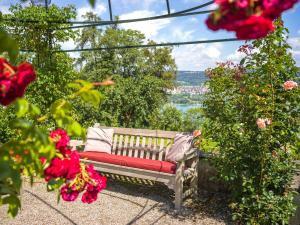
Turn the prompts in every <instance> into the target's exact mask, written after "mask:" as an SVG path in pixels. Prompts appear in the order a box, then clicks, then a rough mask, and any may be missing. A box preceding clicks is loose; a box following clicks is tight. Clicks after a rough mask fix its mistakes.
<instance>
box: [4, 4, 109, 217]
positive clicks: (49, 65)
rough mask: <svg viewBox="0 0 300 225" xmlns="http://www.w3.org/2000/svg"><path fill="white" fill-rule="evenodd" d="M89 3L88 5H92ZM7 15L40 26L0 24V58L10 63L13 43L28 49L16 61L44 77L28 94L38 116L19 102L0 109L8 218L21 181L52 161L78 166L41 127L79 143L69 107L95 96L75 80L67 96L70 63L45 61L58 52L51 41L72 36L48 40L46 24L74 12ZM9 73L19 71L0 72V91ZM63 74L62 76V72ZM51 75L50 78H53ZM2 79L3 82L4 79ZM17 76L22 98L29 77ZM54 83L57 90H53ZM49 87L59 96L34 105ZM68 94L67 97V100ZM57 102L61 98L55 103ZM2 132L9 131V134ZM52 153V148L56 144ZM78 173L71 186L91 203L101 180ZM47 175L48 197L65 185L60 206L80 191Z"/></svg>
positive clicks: (95, 101)
mask: <svg viewBox="0 0 300 225" xmlns="http://www.w3.org/2000/svg"><path fill="white" fill-rule="evenodd" d="M90 2H91V3H94V2H95V1H90ZM10 10H11V12H12V15H6V17H8V18H11V16H12V17H13V16H16V17H17V18H18V19H29V20H31V19H32V18H33V17H34V18H35V19H39V21H40V22H39V23H38V24H34V23H33V24H30V25H28V24H26V25H24V24H23V22H22V20H14V18H12V20H10V21H9V20H7V21H8V23H7V24H3V23H2V21H1V31H0V40H1V44H0V53H3V52H7V53H8V54H9V56H10V57H11V59H15V57H16V55H17V49H18V48H17V46H18V45H17V44H16V43H17V42H18V44H20V45H21V47H22V48H27V47H29V49H31V50H34V51H35V54H25V55H22V56H21V57H20V58H19V59H18V60H24V59H28V60H30V61H31V62H33V63H34V64H35V65H37V66H39V72H38V76H39V75H41V74H46V76H45V77H43V76H41V77H40V82H41V83H40V84H39V85H40V86H39V87H38V88H37V89H35V90H34V89H33V90H32V92H33V91H36V92H34V93H32V95H31V99H32V100H33V101H34V102H36V103H38V104H39V106H41V108H42V110H41V108H40V107H39V106H37V105H36V104H32V103H30V102H29V101H27V100H25V99H23V98H19V99H18V100H17V101H16V102H15V103H14V104H10V105H9V106H8V107H6V108H4V107H3V108H2V107H1V108H0V115H1V124H0V132H1V133H4V135H5V138H4V140H3V135H2V134H1V139H2V140H1V141H2V144H0V171H1V173H0V205H5V204H7V205H8V214H9V215H10V216H12V217H14V216H16V214H17V212H18V210H19V209H20V207H21V202H20V199H19V194H20V189H21V185H22V177H21V176H23V175H24V176H26V177H28V178H30V181H31V183H32V182H33V179H34V178H35V177H43V176H44V175H45V174H44V170H45V169H49V167H50V166H53V165H52V163H53V161H52V159H53V158H54V157H55V159H56V161H61V162H65V163H67V164H68V165H73V162H75V161H76V162H78V164H79V157H78V155H77V156H76V154H75V158H73V159H74V160H75V161H74V160H73V161H71V159H69V158H68V157H67V152H70V150H69V149H67V150H68V151H67V152H65V153H62V152H60V150H61V149H59V151H58V150H56V149H55V143H56V141H58V140H57V139H56V138H54V139H55V140H54V139H53V137H52V136H51V138H50V137H49V130H48V129H47V128H46V126H45V125H46V124H48V127H49V126H50V127H51V128H52V129H53V128H55V127H57V126H59V127H61V128H64V129H65V130H66V131H67V132H68V133H69V134H70V135H72V136H80V137H81V138H84V134H85V130H84V129H83V128H82V127H81V126H80V124H79V123H78V122H77V121H76V120H74V119H73V115H72V114H73V106H72V104H71V101H73V100H74V99H77V98H80V99H81V100H83V101H85V104H88V103H89V104H92V105H94V106H96V107H97V106H98V105H99V103H100V93H99V92H98V91H96V90H94V85H93V84H91V83H88V82H85V81H81V80H77V81H75V82H74V83H71V84H70V85H69V87H70V90H67V89H65V85H66V81H67V80H68V79H69V78H70V77H73V74H74V72H72V71H73V70H71V68H70V65H71V64H70V59H69V58H68V57H67V56H66V55H57V56H55V57H51V53H52V52H51V51H50V50H52V49H53V47H54V48H59V45H53V44H52V43H51V40H53V39H52V38H55V40H56V41H67V40H68V39H69V38H70V37H71V36H70V35H72V33H73V32H72V31H71V32H69V33H68V31H67V32H63V31H58V32H56V33H55V34H54V36H52V35H51V34H53V33H51V31H50V29H49V28H50V27H51V26H52V25H53V23H49V20H51V19H54V20H57V19H67V20H68V19H70V18H73V17H74V16H75V12H74V9H73V8H72V7H69V8H68V7H66V8H63V9H60V8H58V7H56V6H51V7H50V9H49V12H48V13H45V12H44V8H41V7H35V6H32V7H28V8H24V9H23V8H22V7H21V6H19V5H17V6H12V7H11V9H10ZM50 14H51V15H50ZM1 16H2V15H1ZM27 25H28V26H27ZM3 28H5V29H7V28H10V29H7V30H10V32H11V33H10V35H8V34H7V33H6V32H4V31H3V32H2V29H3ZM51 28H53V27H51ZM11 36H13V37H14V39H16V40H17V42H15V41H14V40H13V39H12V38H11ZM2 41H3V42H2ZM49 56H50V57H49ZM8 66H9V65H8V64H6V65H4V67H8ZM15 68H19V67H12V66H11V67H9V68H5V69H6V70H8V71H9V73H7V72H8V71H5V69H4V70H3V69H1V74H0V77H1V78H5V79H6V80H4V81H5V82H6V83H4V85H8V83H7V82H8V81H9V79H8V78H10V79H11V80H13V79H14V78H15V77H17V75H18V74H17V72H16V71H15ZM66 69H67V70H68V71H66ZM53 72H54V73H56V74H53ZM7 75H9V76H8V77H7ZM23 75H24V76H23ZM23 75H22V78H23V80H21V81H22V82H19V81H18V82H17V84H16V91H17V92H18V91H20V90H21V95H22V96H23V95H24V90H23V89H24V87H23V85H24V84H26V83H27V82H29V81H26V79H27V77H26V76H28V75H30V74H28V73H24V74H23ZM55 75H56V77H55ZM61 75H67V76H66V77H65V79H66V80H64V78H62V77H61ZM20 76H21V75H20ZM48 76H52V78H53V77H55V81H53V80H51V79H50V81H49V80H47V77H48ZM57 76H60V77H57ZM61 80H63V82H60V81H61ZM57 83H58V84H59V85H61V86H59V85H57ZM41 84H42V86H41ZM62 84H63V85H64V86H63V85H62ZM18 85H19V86H18ZM55 85H57V86H56V88H53V89H52V90H51V91H52V92H53V90H56V89H57V88H60V89H59V90H61V93H59V94H57V95H56V94H55V93H48V95H46V96H43V97H45V98H44V100H45V101H47V102H46V103H45V102H43V101H42V100H41V99H39V97H41V96H37V95H38V94H45V93H44V92H42V91H43V90H45V89H48V86H52V87H53V86H55ZM26 86H27V85H26ZM4 87H5V86H4ZM71 89H73V91H71ZM68 93H69V95H67V94H68ZM0 94H1V98H2V97H5V98H6V97H7V96H5V95H6V94H7V88H6V89H3V88H2V89H1V90H0ZM15 95H17V96H18V97H20V96H19V94H16V93H15ZM62 96H63V97H64V98H60V97H62ZM51 97H52V98H51ZM13 100H14V98H13ZM51 102H53V103H51ZM1 103H3V102H1ZM5 104H6V103H5ZM8 127H9V128H10V129H9V130H8ZM7 130H8V132H7ZM61 138H62V137H61ZM5 139H6V140H5ZM67 140H68V138H67ZM67 144H68V141H67V142H66V141H65V142H64V145H65V146H64V147H66V148H68V147H67ZM60 146H61V145H60ZM56 148H58V145H57V143H56ZM73 153H74V152H72V154H73ZM63 154H65V157H66V158H65V159H63V160H61V158H63ZM72 154H71V155H72ZM73 156H74V154H73ZM71 158H72V156H71ZM49 162H50V163H49ZM49 164H50V166H49ZM48 166H49V167H48ZM62 168H63V170H64V173H65V172H67V173H68V174H69V172H71V171H68V170H69V169H70V170H73V168H71V167H70V168H69V169H67V168H66V167H65V166H63V167H59V168H54V169H55V170H56V172H59V171H60V172H61V170H62ZM80 171H81V172H82V171H85V174H82V173H78V174H77V175H76V179H75V180H76V181H80V184H84V186H87V188H88V189H89V191H92V192H89V191H86V192H85V194H84V195H83V199H82V201H83V202H87V203H91V202H92V201H94V200H95V199H96V195H97V193H98V192H99V191H100V190H101V189H102V188H104V187H105V184H104V181H105V179H104V178H102V177H101V176H100V175H99V174H97V173H96V172H95V171H94V169H93V168H92V167H91V166H87V167H83V166H82V165H81V169H80ZM49 172H50V170H48V171H47V173H48V174H49ZM73 174H74V171H73ZM53 175H54V174H53V173H52V174H51V176H52V179H48V178H47V179H46V180H47V181H48V184H47V188H48V190H49V191H51V190H54V189H57V188H59V187H60V186H61V185H62V184H64V183H66V185H65V186H63V188H62V189H61V195H62V197H63V198H64V199H65V200H68V201H70V200H72V199H74V197H75V195H76V194H77V192H81V191H83V190H84V189H82V188H81V186H80V190H79V189H77V186H76V185H77V183H76V182H74V181H72V183H69V182H70V180H69V179H65V178H63V179H62V178H59V177H57V176H56V175H55V176H53ZM57 175H58V176H60V175H62V174H61V173H59V174H58V173H57ZM69 178H72V177H69ZM82 181H84V183H82ZM74 185H75V187H74ZM70 188H72V193H70ZM74 188H75V189H74ZM74 193H75V195H74ZM77 196H78V195H77Z"/></svg>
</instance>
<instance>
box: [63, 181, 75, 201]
mask: <svg viewBox="0 0 300 225" xmlns="http://www.w3.org/2000/svg"><path fill="white" fill-rule="evenodd" d="M60 194H61V197H62V199H63V200H65V201H68V202H71V201H75V200H76V199H77V198H78V195H79V192H78V191H74V190H72V189H71V188H69V185H65V186H63V187H62V188H61V189H60Z"/></svg>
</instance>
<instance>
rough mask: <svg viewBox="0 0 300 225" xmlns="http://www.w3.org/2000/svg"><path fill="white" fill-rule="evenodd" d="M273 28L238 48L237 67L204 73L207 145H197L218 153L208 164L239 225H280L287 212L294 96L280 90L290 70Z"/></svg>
mask: <svg viewBox="0 0 300 225" xmlns="http://www.w3.org/2000/svg"><path fill="white" fill-rule="evenodd" d="M281 23H282V22H281V21H278V22H277V29H276V31H275V32H274V33H273V34H270V35H269V36H267V37H266V38H265V39H259V40H256V41H253V42H252V46H249V45H248V46H242V48H241V51H243V52H245V53H246V54H247V55H246V57H245V58H244V59H242V60H241V63H240V65H238V66H233V65H232V64H230V63H229V64H228V63H227V64H219V65H218V67H216V68H214V69H210V70H209V71H207V72H208V75H209V77H210V80H209V81H208V82H207V84H208V85H209V89H210V91H209V92H208V93H207V94H206V95H205V100H204V113H205V117H206V118H207V119H208V122H207V123H206V125H205V128H204V132H203V133H204V136H205V138H206V140H208V141H206V142H203V143H202V144H203V145H204V144H205V143H210V144H211V146H212V147H213V148H214V150H218V153H219V157H217V158H216V161H215V165H216V167H217V168H218V170H219V172H220V176H221V178H223V179H224V180H225V181H228V183H229V185H230V187H231V190H232V194H233V202H232V204H231V207H232V209H233V211H234V213H233V218H234V220H235V221H236V222H237V223H240V224H266V225H267V224H288V220H289V217H290V216H291V215H292V214H293V212H294V210H295V207H294V205H293V203H292V199H293V193H292V191H291V189H290V185H291V181H292V177H293V170H294V162H293V160H294V153H295V152H296V151H299V128H300V127H299V125H300V124H299V123H300V121H299V115H300V108H299V106H300V105H299V102H300V89H299V88H296V87H294V88H292V89H291V90H287V89H286V88H285V85H284V83H285V82H286V81H287V80H293V81H296V79H297V75H296V73H297V67H296V66H295V61H294V60H293V58H292V56H291V54H290V53H289V52H288V50H289V48H290V46H289V45H288V44H287V42H286V37H287V30H286V29H285V28H283V27H282V26H281V25H280V24H281ZM252 48H254V49H252ZM204 147H205V146H204Z"/></svg>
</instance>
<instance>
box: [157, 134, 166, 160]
mask: <svg viewBox="0 0 300 225" xmlns="http://www.w3.org/2000/svg"><path fill="white" fill-rule="evenodd" d="M164 148H165V139H164V138H161V139H160V145H159V151H160V152H159V154H158V160H160V161H162V160H163V154H164V151H163V150H164Z"/></svg>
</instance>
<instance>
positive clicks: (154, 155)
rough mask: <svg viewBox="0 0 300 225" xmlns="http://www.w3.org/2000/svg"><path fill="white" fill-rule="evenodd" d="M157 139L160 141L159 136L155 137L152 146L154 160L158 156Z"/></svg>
mask: <svg viewBox="0 0 300 225" xmlns="http://www.w3.org/2000/svg"><path fill="white" fill-rule="evenodd" d="M157 141H158V138H153V146H152V149H153V151H152V156H151V159H152V160H156V159H157V158H158V157H157V156H158V151H159V150H158V148H157V146H158V145H157Z"/></svg>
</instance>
